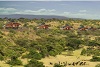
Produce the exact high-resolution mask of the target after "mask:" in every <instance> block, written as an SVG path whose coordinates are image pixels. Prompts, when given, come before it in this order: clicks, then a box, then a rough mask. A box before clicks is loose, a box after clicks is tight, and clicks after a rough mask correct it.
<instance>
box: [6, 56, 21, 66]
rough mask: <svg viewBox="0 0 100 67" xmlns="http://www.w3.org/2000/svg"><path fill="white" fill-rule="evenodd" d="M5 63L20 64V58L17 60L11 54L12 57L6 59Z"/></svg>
mask: <svg viewBox="0 0 100 67" xmlns="http://www.w3.org/2000/svg"><path fill="white" fill-rule="evenodd" d="M7 64H10V65H22V62H21V60H18V58H17V57H15V56H13V57H11V60H8V61H7Z"/></svg>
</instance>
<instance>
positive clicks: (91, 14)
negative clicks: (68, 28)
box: [0, 0, 100, 19]
mask: <svg viewBox="0 0 100 67" xmlns="http://www.w3.org/2000/svg"><path fill="white" fill-rule="evenodd" d="M2 14H30V15H60V16H66V17H74V18H87V19H100V1H60V0H59V1H0V15H2Z"/></svg>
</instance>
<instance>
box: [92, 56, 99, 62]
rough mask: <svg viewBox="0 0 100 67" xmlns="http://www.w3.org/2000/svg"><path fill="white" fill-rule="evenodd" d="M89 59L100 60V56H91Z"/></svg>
mask: <svg viewBox="0 0 100 67" xmlns="http://www.w3.org/2000/svg"><path fill="white" fill-rule="evenodd" d="M90 61H94V62H95V61H100V57H97V56H93V57H92V59H91V60H90Z"/></svg>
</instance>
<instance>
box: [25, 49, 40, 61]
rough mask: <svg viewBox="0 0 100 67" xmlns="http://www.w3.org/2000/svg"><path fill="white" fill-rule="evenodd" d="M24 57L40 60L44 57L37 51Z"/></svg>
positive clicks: (32, 51) (31, 51)
mask: <svg viewBox="0 0 100 67" xmlns="http://www.w3.org/2000/svg"><path fill="white" fill-rule="evenodd" d="M24 57H27V58H34V59H37V60H40V59H41V58H42V55H41V54H40V53H38V52H36V51H35V50H30V52H29V54H27V55H26V56H24Z"/></svg>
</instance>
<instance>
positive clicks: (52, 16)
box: [0, 14, 69, 19]
mask: <svg viewBox="0 0 100 67" xmlns="http://www.w3.org/2000/svg"><path fill="white" fill-rule="evenodd" d="M5 17H7V18H16V19H18V18H22V17H23V18H28V19H33V18H37V19H41V18H44V19H51V18H57V19H69V18H68V17H64V16H56V15H23V14H12V15H0V18H5Z"/></svg>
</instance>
